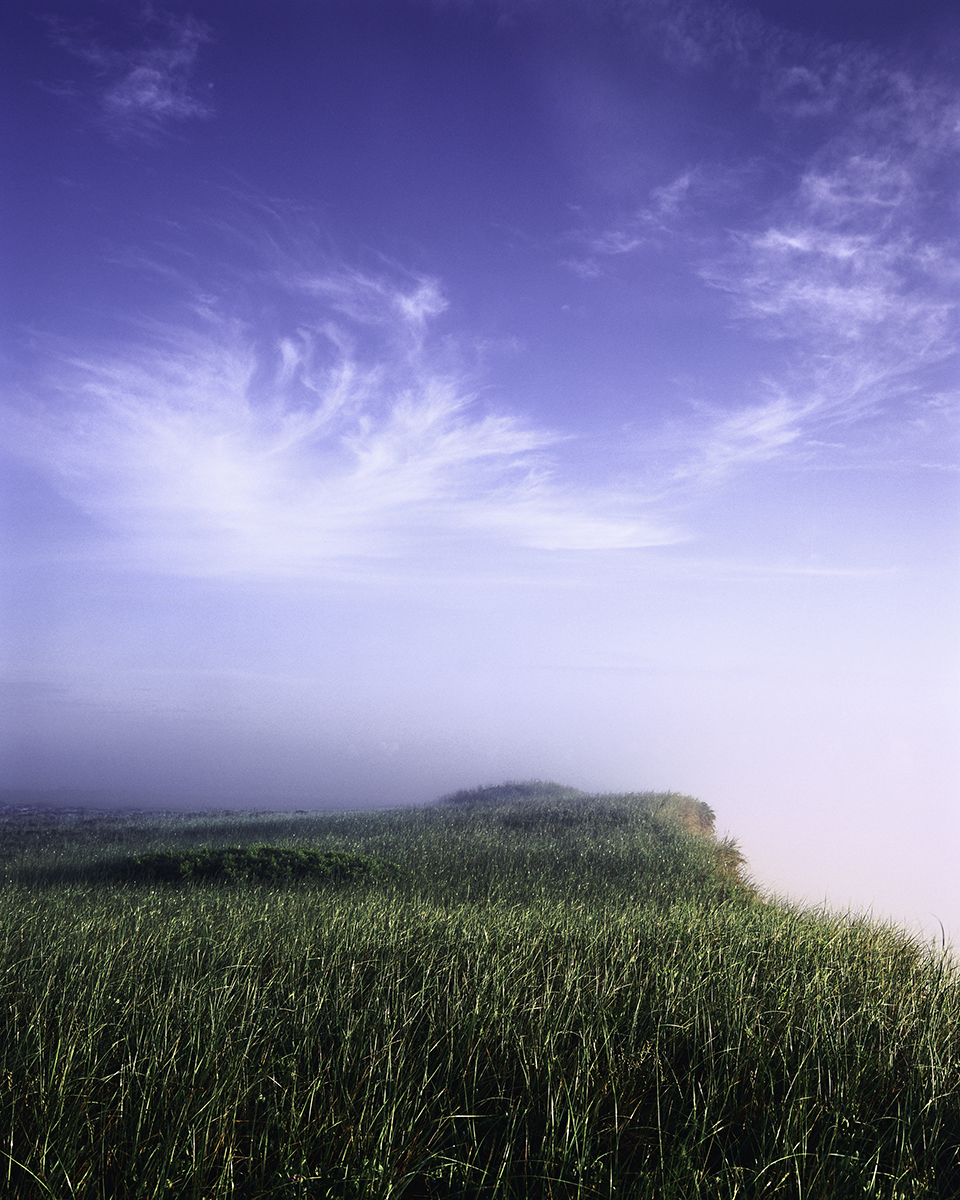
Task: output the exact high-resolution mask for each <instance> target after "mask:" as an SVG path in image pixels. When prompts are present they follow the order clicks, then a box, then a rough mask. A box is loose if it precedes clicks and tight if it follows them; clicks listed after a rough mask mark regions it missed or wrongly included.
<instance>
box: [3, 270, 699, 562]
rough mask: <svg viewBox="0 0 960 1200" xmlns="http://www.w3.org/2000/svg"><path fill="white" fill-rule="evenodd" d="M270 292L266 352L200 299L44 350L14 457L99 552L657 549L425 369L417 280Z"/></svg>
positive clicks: (313, 557)
mask: <svg viewBox="0 0 960 1200" xmlns="http://www.w3.org/2000/svg"><path fill="white" fill-rule="evenodd" d="M284 290H285V291H286V294H287V299H288V301H289V302H290V303H292V304H293V305H294V306H295V307H296V311H297V313H298V316H299V319H298V320H297V321H296V323H295V324H294V325H293V327H292V328H290V329H288V330H287V331H286V332H284V333H283V334H282V335H280V336H277V337H274V338H273V339H272V340H271V341H270V342H269V343H268V344H267V343H265V342H264V338H263V336H262V332H261V331H258V330H255V329H251V328H250V327H249V326H248V325H245V324H243V323H241V322H240V321H238V320H233V319H228V318H225V317H223V316H219V315H217V313H216V306H215V305H214V304H213V303H212V302H210V300H209V297H208V298H207V303H206V307H205V308H204V309H203V310H202V312H201V314H200V315H199V316H198V319H197V322H196V323H195V324H193V325H192V326H191V327H189V328H179V329H172V328H166V327H164V328H159V327H158V328H155V329H154V330H153V331H152V337H151V338H150V340H149V343H148V344H146V343H144V342H142V341H141V342H138V343H136V344H133V345H130V346H129V347H128V348H126V349H125V350H123V351H121V352H119V353H118V352H116V351H114V352H112V353H106V352H104V353H98V352H87V353H84V354H82V355H81V354H67V353H65V352H63V350H62V348H61V352H60V353H59V355H58V357H59V360H60V365H59V367H58V369H57V371H56V372H55V378H54V380H53V381H52V383H50V384H48V386H47V388H46V390H45V392H44V394H43V396H42V397H41V398H40V399H38V400H37V402H36V403H35V404H34V405H33V406H32V409H31V410H30V412H29V415H27V416H24V415H23V410H21V414H20V415H19V416H14V415H13V414H12V413H8V414H7V421H8V425H9V430H8V431H9V434H10V438H11V440H12V441H13V442H14V443H15V444H16V445H17V446H18V447H19V448H20V450H21V452H22V453H24V454H26V455H27V456H28V457H30V458H31V459H32V460H33V461H34V462H35V463H36V464H37V465H39V466H40V467H41V469H43V470H44V471H45V472H46V473H47V474H48V475H49V476H50V478H51V479H52V481H53V482H54V485H55V486H56V487H57V488H58V489H59V490H60V491H61V492H62V493H63V494H64V495H66V496H67V497H68V498H69V499H70V500H72V501H73V502H74V503H75V504H77V505H79V506H80V507H81V508H83V509H84V510H85V511H87V512H88V513H90V514H92V515H93V516H94V517H95V518H96V520H97V521H98V523H99V524H100V526H101V527H102V528H103V529H104V531H105V538H104V540H103V541H102V542H101V543H100V544H99V547H98V549H97V552H98V553H109V554H111V555H113V556H114V557H115V558H117V560H118V561H120V562H126V563H130V564H133V565H135V566H137V567H138V568H146V569H151V570H158V571H162V572H172V573H177V574H191V575H210V576H223V575H233V576H239V577H262V576H270V575H307V576H310V575H313V576H317V575H320V576H322V575H323V574H324V573H330V572H333V573H336V571H337V570H338V569H343V568H344V565H345V564H353V568H357V567H359V566H362V564H363V563H364V562H366V563H372V564H375V565H376V569H377V570H388V569H389V568H388V566H387V564H388V563H389V562H390V561H391V560H394V561H396V560H403V559H404V558H405V557H408V556H410V555H413V556H420V557H422V556H423V555H427V556H431V555H432V556H434V557H436V556H439V557H440V558H443V557H444V556H445V555H448V554H453V555H454V556H456V555H457V554H459V555H460V556H461V557H462V556H463V555H464V554H471V553H473V554H474V555H476V554H477V553H496V552H497V548H498V547H499V548H501V550H502V549H503V548H509V547H511V546H512V547H515V548H516V547H522V548H526V549H528V550H530V549H535V550H584V551H592V550H611V549H621V548H625V547H639V546H647V545H653V544H663V543H665V542H671V541H674V540H676V538H677V534H676V533H674V532H673V531H672V530H670V529H669V528H667V527H665V526H664V525H662V524H660V523H658V522H657V521H656V520H655V519H654V518H652V517H649V516H645V515H644V513H643V510H642V506H641V505H640V504H639V502H637V501H636V500H635V499H631V498H629V497H627V496H625V495H623V494H621V493H620V492H618V491H617V490H616V489H615V488H612V487H611V488H610V489H608V490H604V489H603V488H602V487H601V488H600V489H595V490H593V491H590V490H588V489H585V488H583V487H581V486H579V485H578V484H576V483H574V482H573V481H572V480H570V479H568V478H565V476H564V472H563V468H562V463H561V462H560V461H558V459H557V457H556V456H557V454H558V453H559V450H560V448H561V447H562V444H563V439H561V438H560V437H559V436H558V435H557V434H555V433H554V432H552V431H551V430H549V429H545V428H541V427H537V426H534V425H532V424H530V423H528V422H524V421H522V420H520V419H519V418H517V417H516V416H514V415H511V414H509V413H504V412H492V411H486V410H485V408H484V406H483V405H482V404H481V403H480V402H479V400H478V399H477V398H476V397H475V396H474V394H473V393H472V391H471V389H470V386H469V381H468V379H467V378H466V376H465V375H464V374H463V373H462V372H460V373H458V372H457V371H456V370H454V369H453V368H451V367H450V366H449V364H446V365H444V364H443V363H441V362H440V361H438V360H439V359H443V358H444V355H445V354H447V355H448V348H443V351H442V352H435V351H434V350H433V349H432V347H431V346H430V339H429V336H428V332H427V327H428V324H429V321H430V319H431V318H432V317H433V316H435V315H437V314H439V313H440V312H442V311H443V309H444V308H445V306H446V301H445V300H444V298H443V296H442V293H441V290H440V288H439V285H438V284H437V282H436V281H435V280H430V279H415V280H412V281H410V280H402V281H399V282H398V281H396V280H391V279H389V278H387V277H385V276H379V277H378V276H374V275H370V274H361V273H355V272H350V271H345V270H340V271H336V272H331V274H329V275H328V276H322V275H320V274H317V273H314V274H309V275H303V276H302V277H300V278H299V279H297V280H295V281H293V282H291V281H290V280H287V281H286V283H285V289H284ZM371 326H372V327H375V329H376V333H377V336H376V338H375V339H374V341H373V342H371V340H370V338H369V336H367V338H366V339H365V340H364V339H362V338H361V337H360V334H361V333H363V332H366V333H367V335H369V330H370V328H371ZM361 327H362V328H361ZM371 347H375V349H371ZM471 548H472V549H471ZM353 568H351V569H353Z"/></svg>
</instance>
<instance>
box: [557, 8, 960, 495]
mask: <svg viewBox="0 0 960 1200" xmlns="http://www.w3.org/2000/svg"><path fill="white" fill-rule="evenodd" d="M633 11H634V13H635V15H636V19H637V21H638V22H639V23H640V24H641V25H643V26H644V28H645V32H646V34H647V36H653V37H654V38H655V39H657V40H659V44H660V46H661V49H662V51H663V52H664V53H665V54H666V56H667V57H668V59H670V60H671V61H672V62H673V63H674V64H675V65H678V66H681V67H682V68H683V69H684V70H686V71H696V70H700V69H701V68H704V67H707V66H710V67H716V66H717V64H718V63H719V62H721V61H722V62H723V63H724V65H725V69H726V67H730V69H731V71H732V75H731V76H730V78H731V80H732V81H734V82H736V84H737V86H738V88H739V90H740V93H741V96H742V95H744V94H749V93H750V92H751V91H752V93H753V95H754V97H755V102H756V104H757V105H758V106H759V108H760V109H761V110H763V111H764V112H766V113H767V114H768V115H772V116H773V117H774V118H775V124H774V125H773V126H772V127H771V130H770V134H769V137H770V139H771V140H770V143H769V145H751V146H750V147H748V148H745V150H744V153H745V157H744V160H743V162H742V163H741V164H740V168H739V170H740V174H739V180H740V195H739V201H738V206H737V211H736V214H735V215H734V211H733V209H732V208H731V207H730V206H729V203H728V199H729V197H728V196H727V195H726V194H725V191H724V189H722V188H717V187H713V188H711V185H710V182H709V181H710V180H711V178H712V177H713V175H714V174H715V172H716V171H717V170H718V168H717V167H716V166H715V165H714V164H711V163H710V162H691V163H690V164H689V165H688V167H687V168H686V169H685V170H684V171H683V172H681V173H680V174H679V175H678V176H675V177H674V178H673V179H667V180H665V181H664V183H663V184H662V185H661V186H660V187H659V188H656V189H652V190H650V191H648V192H647V194H646V195H645V197H644V198H643V202H642V204H641V205H639V206H638V208H637V210H636V212H635V213H634V214H632V215H631V216H630V217H628V218H627V219H625V220H621V221H618V222H615V223H613V224H611V225H610V226H609V227H608V228H607V229H606V230H604V231H602V232H601V233H599V234H594V235H592V236H591V237H589V238H586V239H584V240H585V241H586V242H587V244H588V248H589V253H588V255H587V256H586V257H585V258H584V259H583V260H582V261H580V262H577V263H575V264H571V265H573V266H574V267H575V269H577V271H578V273H579V274H580V275H581V276H582V277H584V278H585V279H590V278H595V277H597V276H599V275H601V274H602V273H603V266H602V264H603V261H604V259H610V258H613V257H620V258H622V257H624V256H629V255H633V254H636V253H637V252H638V251H641V250H642V249H644V248H645V247H647V246H649V245H652V244H657V245H658V246H660V247H667V246H669V245H670V243H673V245H674V246H675V248H676V250H677V251H678V252H679V253H678V254H677V255H675V257H674V259H673V260H672V261H673V263H674V268H675V269H678V270H682V269H684V267H685V266H686V265H687V264H690V265H691V266H692V268H693V270H694V271H695V272H696V274H698V275H699V277H700V279H701V280H702V281H703V282H704V283H705V284H707V285H708V286H709V287H711V288H715V289H718V290H720V291H723V292H725V293H726V294H727V296H728V297H729V302H730V308H731V314H732V315H733V317H734V318H735V322H736V332H737V333H739V334H740V335H746V336H748V337H755V338H762V339H771V340H774V341H777V342H779V343H780V344H781V348H782V352H781V361H780V364H779V366H778V367H775V368H772V369H771V371H770V374H771V378H768V379H764V380H760V379H758V380H755V381H754V383H753V385H752V387H748V388H747V395H746V396H745V398H744V401H743V403H742V404H741V406H740V407H739V408H736V409H734V410H733V411H731V410H730V408H729V406H728V407H725V408H720V407H711V406H710V405H707V404H700V405H699V406H698V408H697V415H696V417H695V419H694V422H693V424H692V426H691V428H690V430H689V432H690V434H691V437H692V440H693V443H694V445H695V449H694V451H693V452H692V453H691V454H690V456H689V457H688V458H687V459H686V460H685V461H684V463H683V465H682V466H681V467H680V468H679V470H678V472H677V475H676V477H677V478H679V479H685V480H688V481H690V482H693V481H700V482H707V481H708V480H711V481H712V480H715V479H717V478H720V477H721V476H722V475H724V474H725V473H727V472H729V471H732V470H734V469H736V467H737V466H738V465H740V464H747V463H755V462H758V461H763V460H768V459H774V458H777V457H779V456H781V455H785V454H791V455H796V454H798V453H802V449H801V448H802V447H803V446H804V445H809V441H810V438H811V437H817V436H820V435H821V434H823V433H824V432H825V431H827V430H829V429H831V428H833V427H834V426H836V425H837V424H838V423H839V424H849V423H852V422H854V421H858V420H860V419H861V418H863V417H864V416H867V415H869V414H873V413H876V412H878V411H879V410H881V409H883V408H886V411H887V413H888V415H889V417H890V419H891V420H896V415H895V413H896V409H895V405H896V403H897V402H898V401H900V400H902V399H903V397H904V396H905V395H909V394H911V392H912V390H913V389H914V388H915V387H917V386H919V385H918V384H917V382H916V381H917V379H918V378H919V377H920V375H921V373H923V372H925V371H930V370H931V369H932V368H933V366H934V365H935V364H938V363H944V362H945V361H947V360H948V359H949V357H950V356H952V355H956V353H957V351H958V349H960V331H958V327H957V295H958V293H957V283H958V281H960V243H958V239H957V236H956V212H955V208H954V204H953V201H952V200H951V199H950V197H949V196H948V195H947V193H946V192H945V189H944V180H945V178H946V177H947V171H948V168H949V167H952V168H953V169H955V167H956V162H957V152H958V149H960V103H958V101H957V99H956V96H955V94H954V91H953V90H952V89H951V88H949V87H948V86H946V85H945V84H944V82H943V81H942V80H939V79H937V78H935V77H932V76H931V77H930V78H923V77H921V76H920V75H919V74H917V73H916V72H913V73H911V72H910V71H908V70H907V69H905V68H904V67H903V65H902V64H900V63H898V62H896V61H895V60H894V59H893V58H892V57H888V58H885V57H884V56H883V55H882V54H880V53H879V52H875V51H873V50H869V49H867V48H857V47H851V46H838V45H834V46H831V45H827V44H825V43H823V42H818V43H814V42H812V41H809V40H805V39H803V38H801V37H800V36H795V35H793V34H789V33H787V32H786V31H785V30H784V29H782V28H778V27H777V26H775V25H773V24H770V23H767V22H764V21H762V20H761V19H760V18H759V17H757V16H755V15H751V14H748V13H746V12H745V11H744V10H741V9H738V8H737V7H736V6H733V5H729V4H723V3H720V4H716V5H704V4H701V3H680V4H677V5H672V4H671V5H665V4H658V3H649V4H641V5H638V6H636V7H635V8H634V9H633ZM813 117H815V118H817V121H818V122H819V125H816V126H814V125H812V124H811V118H813ZM817 130H819V133H820V137H819V142H813V143H812V136H811V131H817ZM763 154H767V155H768V156H769V157H774V156H776V157H777V158H778V159H779V160H780V161H782V162H789V161H791V160H792V161H794V162H796V163H797V164H798V169H797V170H796V173H795V175H794V176H793V177H792V178H791V177H790V175H789V173H788V172H787V171H785V170H783V169H782V168H781V169H779V170H778V171H777V172H775V173H772V174H770V173H755V172H754V170H753V169H752V167H751V163H752V162H753V160H754V159H755V157H756V156H757V155H763ZM724 171H725V172H726V175H727V177H728V179H729V181H730V182H732V181H733V180H734V179H735V178H736V177H737V175H738V168H737V165H736V164H731V163H730V162H729V161H728V162H727V163H725V164H724ZM774 184H775V186H776V190H775V191H772V190H771V188H772V186H773V185H774ZM761 185H762V186H761ZM951 195H952V193H951ZM707 214H709V216H708V215H707ZM691 260H692V262H691ZM751 392H752V395H751V394H750V393H751Z"/></svg>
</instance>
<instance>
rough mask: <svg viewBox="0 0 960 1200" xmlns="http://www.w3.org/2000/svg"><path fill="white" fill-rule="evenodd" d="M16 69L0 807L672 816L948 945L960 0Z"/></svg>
mask: <svg viewBox="0 0 960 1200" xmlns="http://www.w3.org/2000/svg"><path fill="white" fill-rule="evenodd" d="M0 45H2V47H3V49H2V52H0V53H2V55H3V63H2V71H0V75H2V82H0V89H2V105H0V111H2V114H3V115H2V117H0V158H2V162H3V170H2V181H0V206H2V208H0V230H2V232H0V306H2V322H0V329H2V334H0V336H2V344H0V445H2V449H0V473H2V474H0V505H2V507H0V544H2V582H0V628H2V633H3V639H2V640H3V649H2V659H0V706H2V730H3V733H2V735H0V787H3V788H9V789H28V790H30V789H32V790H40V791H49V790H54V791H55V790H58V789H74V790H76V789H79V790H87V791H101V792H111V793H117V794H123V795H127V796H129V795H136V796H148V797H153V798H155V799H156V798H159V800H161V801H162V802H163V803H170V804H190V803H197V802H199V801H200V800H204V801H209V802H216V803H220V804H223V805H230V804H235V805H241V804H256V805H258V806H263V807H270V806H271V805H273V806H280V805H292V806H295V807H309V806H311V805H320V806H324V807H338V806H339V807H348V808H353V807H359V806H365V805H376V806H386V805H396V804H410V803H424V802H429V801H432V800H433V799H435V798H436V797H437V796H439V795H441V794H442V793H445V792H449V791H452V790H456V789H458V788H463V787H471V786H475V785H480V784H486V783H495V782H500V781H502V780H506V779H531V778H540V779H549V780H557V781H560V782H563V783H567V784H571V785H574V786H577V787H581V788H584V789H586V790H589V791H592V792H601V791H602V792H609V791H637V790H646V789H656V790H674V791H679V792H684V793H688V794H691V795H695V796H697V797H698V798H699V799H701V800H703V801H705V802H706V803H708V804H709V805H710V806H711V807H712V808H713V809H714V811H715V812H716V814H717V828H718V831H719V832H720V833H721V834H729V835H731V836H734V837H736V838H737V839H738V840H739V843H740V845H741V848H742V849H743V851H744V853H745V854H746V856H747V859H748V862H749V865H750V868H751V870H752V872H753V875H754V877H755V878H756V879H757V880H758V881H759V882H760V883H761V884H762V885H764V886H765V887H767V888H768V889H771V890H773V891H775V892H776V893H778V894H780V895H784V896H789V897H791V898H794V899H797V900H801V901H803V902H805V903H811V904H819V903H824V902H825V903H827V904H828V905H830V906H831V907H833V908H839V909H846V908H848V907H850V908H853V909H854V910H855V911H869V912H872V913H873V914H874V915H875V916H879V917H883V918H887V917H890V918H892V919H894V920H897V921H899V922H902V923H903V922H905V923H908V924H909V925H910V927H911V928H912V929H917V930H921V931H923V933H924V935H925V936H926V935H930V936H937V937H939V936H940V929H941V924H942V926H943V929H944V930H945V931H946V934H947V936H948V937H953V938H957V939H958V940H960V885H958V883H957V870H956V866H957V862H958V860H960V455H958V448H960V447H958V431H960V388H958V379H960V376H958V359H957V349H958V341H960V339H958V325H957V300H958V285H960V242H958V234H960V211H958V210H960V200H958V198H960V187H958V184H960V172H958V145H960V88H958V74H957V66H956V64H957V62H958V61H960V58H958V52H960V10H958V9H957V7H956V5H955V4H954V3H952V0H943V2H932V0H914V2H913V3H910V4H903V3H901V2H900V0H897V3H893V2H886V0H870V2H867V0H830V2H829V3H828V2H826V0H802V2H801V0H754V2H750V0H729V2H727V0H669V2H667V0H322V2H307V0H270V2H269V3H267V2H266V0H229V2H227V0H198V2H197V3H193V4H190V5H184V4H181V3H179V2H178V0H170V2H163V3H161V2H159V0H158V3H156V4H153V3H149V2H147V3H143V4H139V3H133V2H128V0H120V2H118V0H69V2H67V0H49V2H46V0H7V3H5V4H4V5H3V7H2V12H0Z"/></svg>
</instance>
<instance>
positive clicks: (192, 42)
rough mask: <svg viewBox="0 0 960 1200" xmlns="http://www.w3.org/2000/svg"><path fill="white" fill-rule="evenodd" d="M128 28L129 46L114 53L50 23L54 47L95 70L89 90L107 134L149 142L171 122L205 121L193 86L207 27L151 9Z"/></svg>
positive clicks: (205, 110) (205, 108)
mask: <svg viewBox="0 0 960 1200" xmlns="http://www.w3.org/2000/svg"><path fill="white" fill-rule="evenodd" d="M133 23H134V28H133V31H132V33H133V40H134V42H135V44H133V45H126V46H122V47H119V46H117V45H115V44H114V45H110V44H108V39H107V38H106V37H97V36H95V35H93V34H92V33H91V32H90V31H89V29H86V28H85V29H83V30H79V29H78V28H75V27H73V26H71V25H70V24H68V23H67V22H65V21H57V20H52V21H51V22H50V25H51V28H52V30H53V33H54V36H55V37H56V40H57V41H58V43H59V44H60V45H61V46H62V47H63V48H64V49H65V50H67V51H68V52H69V53H70V54H72V55H74V57H76V58H80V59H82V60H83V61H85V62H87V63H89V64H90V66H92V67H93V68H94V69H95V73H96V80H95V83H94V85H93V90H94V94H95V96H96V102H97V105H98V108H99V111H100V117H101V120H102V121H103V124H104V127H105V128H106V129H107V131H108V132H109V133H110V134H111V135H113V136H116V137H120V138H126V137H140V138H142V137H149V136H152V135H153V134H155V133H157V132H158V131H160V130H161V129H163V128H164V126H166V125H167V124H169V123H170V122H172V121H185V120H190V119H192V118H204V117H209V116H211V115H212V109H211V107H210V106H209V104H207V103H206V102H205V101H203V100H201V99H200V97H199V96H198V95H197V94H196V91H195V88H194V80H193V75H194V68H195V66H196V60H197V56H198V54H199V52H200V48H201V46H203V45H204V43H206V42H208V41H210V40H211V34H210V31H209V29H208V28H207V26H206V25H204V24H203V23H202V22H200V21H197V20H195V19H194V18H193V17H191V16H182V17H181V16H176V15H173V14H169V13H160V12H157V11H155V10H152V9H148V10H146V12H145V13H144V14H142V15H141V16H139V17H136V18H134V19H133ZM115 32H116V31H114V30H111V34H112V35H115ZM112 40H113V41H114V42H116V40H117V38H116V36H113V38H112ZM60 90H61V92H62V91H63V89H62V88H61V89H60ZM71 91H75V89H72V88H71Z"/></svg>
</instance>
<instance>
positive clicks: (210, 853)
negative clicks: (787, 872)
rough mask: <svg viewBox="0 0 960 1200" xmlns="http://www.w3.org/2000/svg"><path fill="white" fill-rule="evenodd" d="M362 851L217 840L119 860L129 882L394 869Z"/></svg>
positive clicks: (297, 878)
mask: <svg viewBox="0 0 960 1200" xmlns="http://www.w3.org/2000/svg"><path fill="white" fill-rule="evenodd" d="M395 872H396V868H395V867H394V866H393V864H391V863H386V862H383V861H381V860H379V859H376V858H370V857H369V856H368V855H365V854H345V853H343V852H341V851H336V850H315V849H312V848H311V847H306V846H297V847H292V846H220V847H216V848H210V847H202V848H198V849H196V850H158V851H154V852H153V853H149V854H134V855H131V856H130V857H129V858H128V859H125V860H124V861H123V862H121V863H120V864H119V870H118V874H119V877H120V878H121V879H122V880H124V881H126V882H130V883H206V882H212V883H267V884H271V883H281V884H283V883H297V882H315V883H348V882H352V881H354V880H360V879H369V878H386V877H388V876H391V875H393V874H395Z"/></svg>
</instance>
